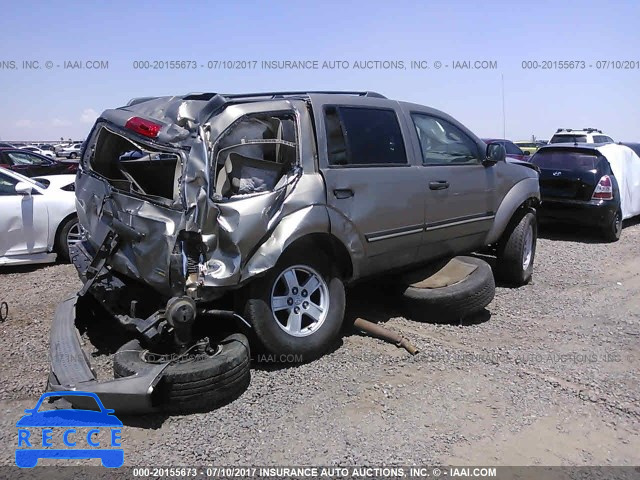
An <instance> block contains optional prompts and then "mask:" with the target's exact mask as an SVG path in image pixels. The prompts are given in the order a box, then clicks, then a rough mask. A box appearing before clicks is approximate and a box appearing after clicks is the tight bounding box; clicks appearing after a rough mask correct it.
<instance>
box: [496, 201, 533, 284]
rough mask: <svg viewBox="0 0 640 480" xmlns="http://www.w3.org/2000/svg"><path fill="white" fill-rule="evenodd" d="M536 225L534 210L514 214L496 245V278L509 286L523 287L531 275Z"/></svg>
mask: <svg viewBox="0 0 640 480" xmlns="http://www.w3.org/2000/svg"><path fill="white" fill-rule="evenodd" d="M537 239H538V224H537V221H536V214H535V210H533V211H532V210H529V209H527V210H522V211H520V212H519V213H516V215H514V217H513V218H512V219H511V222H509V225H508V226H507V229H506V230H505V232H504V233H503V234H502V238H501V239H500V242H499V244H498V252H497V262H496V276H497V277H498V279H499V280H501V281H503V282H505V283H508V284H511V285H517V286H520V285H525V284H527V283H529V281H530V280H531V275H533V260H534V258H535V255H536V243H537Z"/></svg>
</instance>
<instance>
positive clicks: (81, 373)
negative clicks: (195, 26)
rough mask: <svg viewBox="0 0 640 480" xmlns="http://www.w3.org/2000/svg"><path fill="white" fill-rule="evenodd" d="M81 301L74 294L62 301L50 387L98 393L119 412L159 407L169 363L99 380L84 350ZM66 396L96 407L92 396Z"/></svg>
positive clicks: (54, 329) (76, 404)
mask: <svg viewBox="0 0 640 480" xmlns="http://www.w3.org/2000/svg"><path fill="white" fill-rule="evenodd" d="M78 301H82V300H81V299H80V297H78V296H77V295H74V296H73V297H70V298H68V299H66V300H65V301H63V302H62V303H61V304H60V305H58V308H57V310H56V313H55V316H54V319H53V324H52V325H51V342H50V353H49V355H50V359H49V360H50V366H51V372H50V374H49V382H48V383H49V385H48V387H49V390H52V391H64V390H77V391H84V392H93V393H96V394H97V395H98V396H99V397H100V400H101V401H102V403H103V404H104V406H105V407H106V408H112V409H114V410H115V411H116V413H119V414H133V413H148V412H152V411H156V410H157V409H158V406H157V405H154V402H153V392H154V388H155V386H156V385H157V384H158V382H159V381H160V378H161V377H162V372H163V370H164V369H165V368H166V367H167V365H169V363H164V364H150V365H149V368H148V369H147V370H145V371H143V372H140V373H138V374H137V375H133V376H130V377H125V378H118V379H115V380H108V381H105V382H98V380H97V378H96V375H95V374H94V372H93V371H92V369H91V365H90V363H89V360H88V358H87V356H86V355H85V353H84V352H83V350H82V347H81V345H80V339H79V336H78V331H77V330H76V326H75V322H76V314H77V312H78V308H77V306H78ZM65 399H66V400H68V401H69V402H70V403H71V404H72V405H73V406H74V407H76V408H87V409H95V407H96V405H95V404H94V403H95V402H93V400H91V399H90V398H88V397H65Z"/></svg>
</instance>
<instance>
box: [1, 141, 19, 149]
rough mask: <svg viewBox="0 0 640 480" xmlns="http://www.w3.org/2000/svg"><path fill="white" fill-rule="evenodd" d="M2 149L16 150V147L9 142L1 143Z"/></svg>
mask: <svg viewBox="0 0 640 480" xmlns="http://www.w3.org/2000/svg"><path fill="white" fill-rule="evenodd" d="M0 148H16V147H15V145H11V144H10V143H7V142H0Z"/></svg>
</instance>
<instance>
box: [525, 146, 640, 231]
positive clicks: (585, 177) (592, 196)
mask: <svg viewBox="0 0 640 480" xmlns="http://www.w3.org/2000/svg"><path fill="white" fill-rule="evenodd" d="M531 163H533V164H535V165H537V166H538V167H539V168H540V194H541V196H542V205H541V206H540V208H539V209H538V215H539V216H540V218H541V219H542V220H551V221H559V222H563V223H570V224H579V225H586V226H590V227H594V228H595V229H596V230H597V231H598V232H600V233H601V234H602V235H603V237H604V238H605V239H606V240H608V241H616V240H618V239H619V238H620V234H621V232H622V221H623V219H626V218H630V217H632V216H635V215H637V214H640V157H638V156H637V155H636V154H635V152H634V151H633V150H631V149H630V148H628V147H626V146H623V145H616V144H606V145H594V144H586V143H583V144H575V145H567V144H550V145H547V146H545V147H542V148H540V150H538V152H536V153H535V154H534V155H533V157H532V158H531Z"/></svg>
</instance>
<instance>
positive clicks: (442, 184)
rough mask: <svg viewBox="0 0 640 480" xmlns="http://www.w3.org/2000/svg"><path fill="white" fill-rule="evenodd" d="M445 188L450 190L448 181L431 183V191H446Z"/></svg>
mask: <svg viewBox="0 0 640 480" xmlns="http://www.w3.org/2000/svg"><path fill="white" fill-rule="evenodd" d="M445 188H449V182H447V181H446V180H438V181H437V182H429V190H444V189H445Z"/></svg>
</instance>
